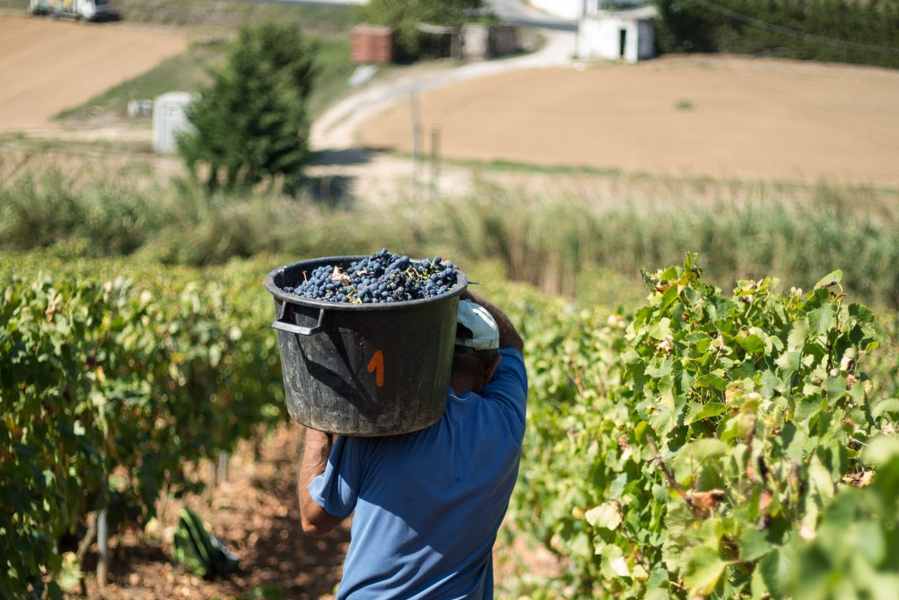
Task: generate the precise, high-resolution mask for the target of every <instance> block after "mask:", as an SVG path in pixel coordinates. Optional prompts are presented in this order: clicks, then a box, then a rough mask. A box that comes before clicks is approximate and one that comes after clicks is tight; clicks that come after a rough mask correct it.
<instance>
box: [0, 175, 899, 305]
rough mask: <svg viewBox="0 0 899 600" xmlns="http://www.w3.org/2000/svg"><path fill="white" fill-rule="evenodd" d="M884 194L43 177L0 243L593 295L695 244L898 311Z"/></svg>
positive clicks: (10, 215) (732, 272)
mask: <svg viewBox="0 0 899 600" xmlns="http://www.w3.org/2000/svg"><path fill="white" fill-rule="evenodd" d="M882 201H883V202H884V209H883V210H875V209H876V206H875V205H873V204H871V203H870V202H868V203H867V204H865V205H864V206H863V207H859V206H858V205H857V204H856V203H855V202H854V197H853V196H852V195H851V194H848V193H845V192H841V191H839V190H835V189H824V188H822V190H821V191H820V193H819V194H818V195H817V198H816V199H815V200H814V201H806V202H783V201H779V200H777V199H770V200H759V201H754V202H743V203H729V204H726V203H721V204H720V205H717V206H709V205H692V206H691V207H689V208H676V207H671V206H668V207H667V208H666V207H662V208H659V207H654V208H647V207H645V206H642V205H638V204H632V205H626V206H618V207H613V208H609V207H602V208H600V207H597V206H596V205H595V204H592V203H590V202H589V201H586V200H582V199H575V198H564V197H563V198H545V197H533V196H528V195H527V194H522V193H515V192H510V191H508V190H505V189H500V188H483V189H481V190H479V192H478V193H477V194H476V195H475V196H473V197H471V198H468V199H462V200H459V199H453V200H447V201H443V202H436V203H417V204H414V203H408V204H403V203H396V204H392V205H390V206H387V207H384V206H369V205H366V206H360V207H350V208H338V209H335V208H330V207H328V206H322V205H321V204H319V203H316V202H315V201H313V200H310V199H299V200H294V199H289V198H285V197H282V196H278V195H253V196H251V197H227V196H221V197H213V198H208V197H206V196H204V195H203V194H202V193H200V192H198V191H197V190H196V189H195V188H193V187H192V186H191V185H189V184H186V183H183V182H182V183H179V184H176V185H172V186H167V187H160V188H150V189H147V188H136V187H129V186H124V185H121V184H112V183H108V182H88V183H80V184H77V185H76V184H74V183H72V181H71V180H69V179H67V178H66V177H65V176H63V175H60V174H59V173H54V172H50V173H47V174H44V175H43V176H33V175H27V176H23V177H19V178H16V179H13V181H7V182H0V249H14V250H27V249H31V248H52V249H54V251H55V252H57V253H58V254H62V255H70V256H114V255H129V254H139V255H141V256H142V257H145V258H151V259H154V260H156V261H159V262H162V263H165V264H185V265H207V264H217V263H222V262H225V261H227V260H228V259H230V258H233V257H249V256H253V255H256V254H260V253H276V254H282V255H292V256H298V257H299V256H323V255H331V254H348V253H359V252H369V251H372V250H375V249H377V248H379V247H382V246H388V247H392V248H395V249H397V250H401V251H404V252H408V253H414V254H421V255H423V254H437V253H440V254H444V255H446V256H450V257H453V258H454V259H455V260H458V261H464V260H471V261H482V260H485V259H489V260H493V261H496V262H498V263H499V264H501V265H502V267H503V269H504V271H505V274H506V276H507V277H509V278H511V279H515V280H520V281H527V282H529V283H532V284H535V285H537V286H539V287H541V288H542V289H543V290H545V291H548V292H553V293H562V294H566V295H572V296H577V295H582V296H583V295H589V293H590V290H591V287H592V286H593V283H594V281H595V280H596V279H597V278H598V277H605V276H606V274H608V273H610V272H615V273H621V274H624V275H626V276H628V277H631V278H634V279H636V278H637V277H638V276H639V272H640V270H641V269H653V268H656V267H658V266H660V265H664V264H672V263H676V262H677V261H678V259H679V258H681V257H682V256H683V255H684V253H685V252H687V251H696V252H699V253H700V255H701V256H702V257H703V261H704V267H705V270H706V273H707V275H708V276H710V277H711V278H713V279H714V280H715V281H717V282H718V283H719V284H720V285H722V286H724V287H728V286H730V285H731V284H733V282H734V281H735V280H737V279H740V278H752V277H762V276H764V275H768V274H773V275H775V276H778V277H780V278H782V280H783V281H784V283H785V284H786V285H790V286H797V287H803V288H808V287H810V286H812V285H813V284H814V283H815V281H816V280H817V279H818V278H819V277H821V276H822V275H824V274H826V273H828V272H830V271H832V270H834V269H842V270H843V271H844V272H845V274H846V276H845V278H844V283H845V287H846V289H847V291H848V292H849V293H850V294H852V295H854V296H856V297H858V298H860V299H863V300H865V301H867V302H870V303H874V304H879V305H884V306H888V307H894V308H895V307H899V217H896V215H895V214H894V212H893V211H892V209H891V207H890V206H889V205H888V204H887V202H888V201H887V200H882ZM604 289H607V287H606V288H604Z"/></svg>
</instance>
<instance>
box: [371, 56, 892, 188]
mask: <svg viewBox="0 0 899 600" xmlns="http://www.w3.org/2000/svg"><path fill="white" fill-rule="evenodd" d="M422 115H423V121H424V123H423V124H424V126H425V127H426V130H429V129H430V128H431V127H439V128H440V130H441V132H442V138H443V139H442V144H443V149H444V154H445V155H446V156H448V157H453V158H476V159H483V160H490V159H507V160H515V161H522V162H530V163H539V164H548V165H590V166H596V167H615V168H621V169H624V170H627V171H642V172H647V171H648V172H653V173H663V174H697V175H711V176H714V177H732V178H762V179H788V180H804V181H814V180H818V179H822V178H823V179H827V180H829V181H832V182H865V183H880V184H890V185H895V184H899V169H897V167H896V165H899V72H895V71H887V70H882V69H874V68H866V67H849V66H836V65H822V64H814V63H800V62H791V61H774V60H753V59H745V58H733V57H673V58H663V59H659V60H654V61H649V62H646V63H641V64H640V65H637V66H624V65H614V64H602V65H595V66H591V67H588V68H586V69H585V70H580V71H579V70H576V69H570V68H568V69H559V68H553V69H539V70H528V71H516V72H510V73H505V74H501V75H496V76H493V77H486V78H479V79H473V80H470V81H465V82H463V83H458V84H456V85H453V86H450V87H446V88H442V89H440V90H434V91H429V92H426V93H425V94H423V95H422ZM358 138H359V139H358V141H359V142H361V143H362V144H365V145H368V146H373V147H389V148H396V149H399V150H403V151H410V150H411V143H410V139H411V133H410V118H409V114H408V106H406V104H396V105H393V106H392V107H391V108H388V109H387V110H385V111H383V112H382V113H381V114H379V115H377V116H374V117H372V118H370V119H369V120H368V121H367V122H366V123H364V124H362V126H361V127H360V129H359V130H358Z"/></svg>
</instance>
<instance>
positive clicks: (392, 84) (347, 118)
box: [310, 29, 576, 150]
mask: <svg viewBox="0 0 899 600" xmlns="http://www.w3.org/2000/svg"><path fill="white" fill-rule="evenodd" d="M541 31H542V33H543V35H544V36H545V37H546V43H545V44H544V46H543V48H541V49H540V50H539V51H537V52H534V53H533V54H527V55H525V56H520V57H517V58H507V59H504V60H489V61H484V62H477V63H473V64H468V65H464V66H461V67H456V68H453V69H448V70H442V71H437V72H435V73H429V74H424V75H423V74H413V75H408V76H405V77H400V78H398V79H393V80H390V81H385V82H382V83H376V84H374V85H372V86H370V87H369V88H367V89H365V90H362V91H360V92H358V93H355V94H352V95H351V96H349V97H347V98H344V99H343V100H341V101H339V102H338V103H337V104H335V105H334V106H332V107H331V108H330V109H328V110H327V111H326V112H325V113H324V114H323V115H322V116H321V117H319V118H318V119H317V120H316V121H315V123H314V124H313V126H312V132H311V136H310V138H311V139H310V142H311V146H312V148H314V149H316V150H336V149H341V150H343V149H348V148H352V147H353V146H354V144H355V139H354V138H355V135H354V134H355V131H356V128H357V127H358V126H359V125H360V124H361V123H362V122H363V121H365V120H367V119H369V118H371V117H372V116H374V115H376V114H377V113H379V112H380V111H382V110H384V109H385V108H386V107H388V106H390V105H391V104H393V103H395V102H400V101H408V99H409V96H410V94H412V93H413V92H418V93H421V92H425V91H428V90H434V89H438V88H441V87H446V86H448V85H451V84H454V83H458V82H460V81H466V80H468V79H474V78H476V77H485V76H490V75H497V74H499V73H506V72H509V71H516V70H519V69H534V68H540V67H555V66H562V65H567V64H570V63H571V60H572V58H571V57H572V56H573V55H574V51H575V43H576V40H575V34H574V33H572V32H569V31H558V30H552V29H544V30H541Z"/></svg>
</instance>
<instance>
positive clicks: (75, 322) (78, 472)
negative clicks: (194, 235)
mask: <svg viewBox="0 0 899 600" xmlns="http://www.w3.org/2000/svg"><path fill="white" fill-rule="evenodd" d="M40 263H44V264H43V266H39V264H40ZM257 267H258V266H257ZM13 270H14V271H15V272H16V273H19V274H20V275H11V274H10V272H11V271H13ZM35 270H43V271H44V272H47V271H52V272H54V275H53V276H52V277H50V276H40V275H38V276H35V275H32V274H33V273H34V272H35ZM95 270H96V265H92V264H90V263H85V264H84V265H82V266H73V267H68V266H66V265H64V264H60V263H58V262H54V261H52V260H50V261H46V262H45V261H34V262H30V261H29V260H28V259H24V260H17V261H15V263H13V261H12V260H9V262H7V261H6V260H4V261H3V263H2V264H0V281H2V282H3V295H2V296H0V412H2V414H3V419H2V420H0V481H2V486H0V531H2V532H3V535H0V557H2V558H0V595H2V596H3V597H22V596H23V595H24V594H25V592H26V590H28V589H29V587H32V588H33V587H34V586H36V585H39V584H40V582H41V579H43V578H46V579H47V580H49V581H51V582H52V579H53V576H54V575H55V573H56V572H57V570H58V569H59V568H60V556H59V548H58V545H57V543H58V540H59V538H60V537H61V536H62V535H63V534H66V533H69V534H78V533H79V526H80V525H81V524H82V523H83V522H84V519H85V516H86V514H87V513H88V512H91V511H95V510H98V509H101V508H107V509H108V510H109V514H110V519H111V527H112V528H113V529H115V528H118V527H120V526H122V525H124V524H127V523H133V522H135V521H137V522H145V521H146V520H147V519H148V518H150V517H152V516H153V514H154V512H155V503H156V500H157V499H158V498H159V497H160V495H161V494H164V493H173V494H179V493H183V492H186V491H192V490H196V489H197V482H196V481H195V479H194V478H195V477H196V469H195V465H196V463H197V462H198V461H200V460H203V459H210V458H214V457H216V456H217V455H218V453H219V452H220V451H227V450H230V449H231V448H233V446H234V444H235V443H236V441H237V440H239V439H245V438H248V437H251V436H253V435H256V434H257V433H258V428H259V426H260V425H264V424H269V423H273V422H275V421H276V420H277V419H278V418H279V417H280V416H281V415H282V413H283V410H282V406H281V402H280V394H281V390H280V374H279V373H280V370H279V367H278V361H277V354H276V347H275V340H274V336H272V335H271V334H270V332H269V331H267V330H266V329H265V328H264V324H265V321H266V319H267V318H270V311H271V306H270V301H268V302H266V300H267V299H266V298H264V297H263V294H262V293H261V289H260V288H259V274H258V272H253V273H252V275H251V272H250V271H243V275H242V277H237V276H235V275H233V274H229V272H228V271H227V270H225V271H222V272H219V273H217V274H215V275H212V274H208V275H207V276H208V277H209V278H211V279H213V280H216V281H223V282H224V283H222V284H219V283H210V282H209V280H208V279H206V277H200V276H199V274H197V273H193V274H189V276H188V277H183V274H182V275H179V274H178V273H175V272H172V271H162V270H160V269H158V268H152V267H146V268H143V269H141V268H137V269H132V270H131V272H130V275H131V276H132V277H133V278H134V280H135V281H136V282H137V283H131V282H129V281H127V280H124V279H119V278H115V279H112V280H106V281H105V283H104V279H103V278H102V277H101V276H99V275H98V273H96V272H95ZM115 270H118V271H119V272H124V271H125V269H121V268H118V269H115ZM23 274H24V275H28V276H29V278H28V279H24V278H23V277H22V275H23Z"/></svg>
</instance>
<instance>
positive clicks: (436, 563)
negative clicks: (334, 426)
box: [298, 293, 527, 600]
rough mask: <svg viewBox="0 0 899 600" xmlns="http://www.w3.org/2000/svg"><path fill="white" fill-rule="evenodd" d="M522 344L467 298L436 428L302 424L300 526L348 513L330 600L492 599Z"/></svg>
mask: <svg viewBox="0 0 899 600" xmlns="http://www.w3.org/2000/svg"><path fill="white" fill-rule="evenodd" d="M522 350H523V342H522V339H521V336H519V335H518V332H517V331H516V330H515V328H514V327H513V326H512V323H511V322H510V321H509V319H508V317H506V315H505V314H503V313H502V311H500V310H499V309H498V308H496V307H495V306H493V305H491V304H489V303H488V302H485V301H484V300H482V299H480V298H476V297H475V296H474V295H472V294H469V293H466V294H464V295H463V300H462V301H460V302H459V313H458V326H457V333H456V347H455V353H454V356H453V370H452V377H451V382H450V383H451V389H450V391H449V396H448V398H447V404H446V412H445V413H444V415H443V417H442V418H441V419H440V420H439V421H438V422H437V423H435V424H434V425H432V426H430V427H428V428H427V429H424V430H422V431H418V432H415V433H411V434H406V435H401V436H393V437H385V438H350V437H343V436H338V437H337V438H336V440H332V436H331V435H330V434H326V433H322V432H320V431H315V430H313V429H307V430H306V443H305V448H304V451H303V460H302V464H301V466H300V477H299V482H298V493H299V497H300V513H301V520H302V526H303V531H305V532H306V533H307V534H309V535H323V534H325V533H327V532H328V531H330V530H331V529H333V528H334V527H336V526H337V525H338V524H339V523H340V522H341V521H342V520H343V519H344V518H346V517H347V516H349V515H350V514H353V523H352V530H351V542H350V547H349V551H348V553H347V557H346V561H345V563H344V571H343V579H342V581H341V583H340V589H339V592H338V594H337V598H338V600H341V599H344V598H349V599H353V600H356V599H367V598H372V599H378V600H384V599H388V598H402V599H409V598H422V599H423V598H435V599H440V600H447V599H455V598H459V599H461V598H466V599H467V598H477V599H482V598H492V597H493V556H492V549H493V543H494V541H495V539H496V533H497V531H498V529H499V526H500V523H501V522H502V520H503V516H504V515H505V512H506V508H507V507H508V505H509V497H510V496H511V494H512V488H513V487H514V485H515V479H516V477H517V475H518V459H519V455H520V452H521V442H522V437H523V435H524V426H525V408H526V399H527V374H526V373H525V367H524V361H523V357H522Z"/></svg>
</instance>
